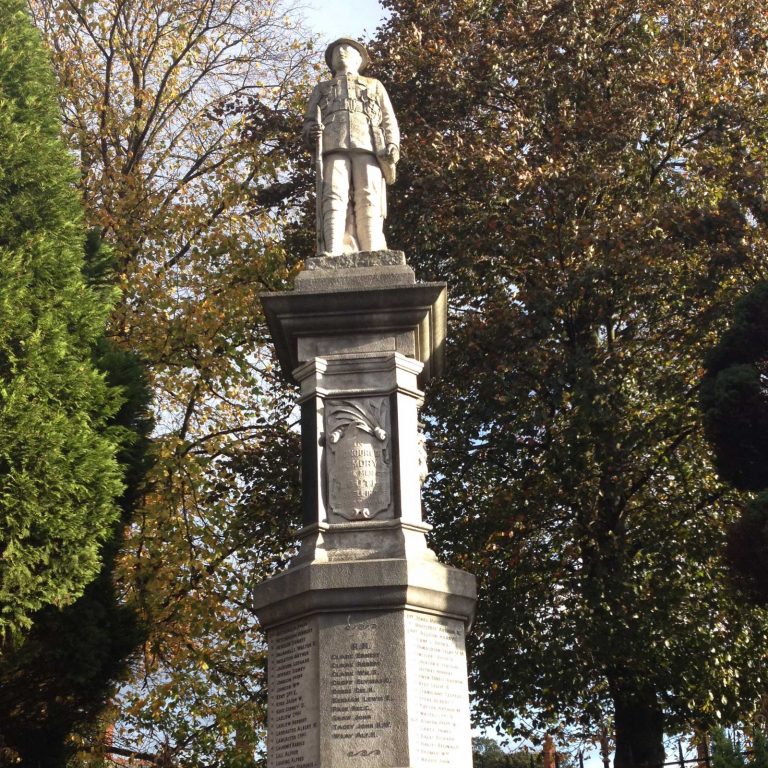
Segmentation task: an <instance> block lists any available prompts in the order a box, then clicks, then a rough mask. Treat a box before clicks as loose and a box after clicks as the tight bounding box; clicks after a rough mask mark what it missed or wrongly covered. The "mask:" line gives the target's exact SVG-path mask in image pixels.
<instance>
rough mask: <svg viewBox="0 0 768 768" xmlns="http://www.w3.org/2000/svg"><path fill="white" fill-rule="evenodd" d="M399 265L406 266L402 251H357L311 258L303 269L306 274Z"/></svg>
mask: <svg viewBox="0 0 768 768" xmlns="http://www.w3.org/2000/svg"><path fill="white" fill-rule="evenodd" d="M400 265H402V266H405V265H406V264H405V253H404V252H403V251H392V250H390V251H357V252H356V253H342V254H339V255H336V256H311V257H310V258H308V259H307V260H306V261H305V262H304V269H305V270H307V271H308V272H317V271H321V270H322V271H327V270H334V269H350V268H356V267H391V266H400Z"/></svg>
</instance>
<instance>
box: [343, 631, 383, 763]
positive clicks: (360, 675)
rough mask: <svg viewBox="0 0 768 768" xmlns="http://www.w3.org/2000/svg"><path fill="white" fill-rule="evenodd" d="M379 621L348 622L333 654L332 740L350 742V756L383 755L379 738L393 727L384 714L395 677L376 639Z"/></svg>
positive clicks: (346, 752)
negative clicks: (388, 669)
mask: <svg viewBox="0 0 768 768" xmlns="http://www.w3.org/2000/svg"><path fill="white" fill-rule="evenodd" d="M377 629H378V624H377V622H376V621H374V620H371V621H363V622H355V623H352V622H350V623H348V624H347V625H346V626H345V627H344V628H343V632H344V639H343V642H342V643H341V644H340V645H339V646H338V647H337V649H336V653H333V654H331V739H332V740H333V741H343V742H347V745H348V747H349V748H348V749H345V750H344V751H345V754H346V756H347V757H368V756H373V755H379V754H381V750H380V749H378V748H377V747H378V746H379V745H378V744H377V741H378V740H379V738H380V737H381V736H382V735H383V732H385V731H388V730H390V729H391V728H392V723H391V721H390V720H389V719H387V718H386V717H385V716H384V714H383V713H384V712H385V711H386V710H388V709H389V706H388V703H389V702H390V701H391V700H392V696H391V686H392V680H391V679H390V677H389V676H388V675H387V673H386V666H385V665H384V664H383V661H384V659H383V658H382V656H383V654H382V650H381V649H380V648H379V645H378V643H377V642H376V630H377Z"/></svg>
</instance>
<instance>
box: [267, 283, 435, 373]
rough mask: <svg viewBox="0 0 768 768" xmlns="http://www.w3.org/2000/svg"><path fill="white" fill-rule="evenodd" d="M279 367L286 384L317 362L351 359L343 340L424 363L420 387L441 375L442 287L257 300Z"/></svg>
mask: <svg viewBox="0 0 768 768" xmlns="http://www.w3.org/2000/svg"><path fill="white" fill-rule="evenodd" d="M261 300H262V304H263V306H264V314H265V316H266V319H267V324H268V326H269V330H270V333H271V335H272V340H273V342H274V344H275V348H276V350H277V356H278V359H279V361H280V367H281V369H282V372H283V375H284V376H285V377H286V378H294V375H293V373H294V370H295V369H296V368H297V367H298V366H299V365H301V364H302V363H305V362H310V361H311V360H312V359H313V358H315V357H330V356H333V355H342V354H352V353H354V352H355V351H357V350H356V349H355V348H354V347H353V348H351V349H350V348H347V347H346V342H345V339H346V338H347V337H348V336H352V337H353V339H354V344H355V347H357V348H358V349H359V347H360V345H361V344H362V343H363V341H364V339H366V338H367V342H368V343H370V344H372V345H377V344H378V345H382V344H391V343H392V340H394V343H395V346H396V350H395V351H397V352H400V353H401V354H404V355H407V356H409V357H414V358H416V359H417V360H419V361H420V362H421V363H423V366H424V367H423V371H422V373H421V374H420V377H419V381H420V385H421V386H424V384H425V383H426V382H427V381H429V379H430V378H432V377H433V376H438V375H440V372H441V371H442V368H443V364H444V360H445V352H444V344H445V332H446V306H447V294H446V288H445V284H444V283H416V284H414V285H410V286H386V285H385V286H383V287H382V286H380V285H378V284H377V287H371V288H369V289H365V290H335V291H331V292H327V291H321V290H318V291H315V290H312V291H296V292H283V293H267V294H264V295H262V297H261Z"/></svg>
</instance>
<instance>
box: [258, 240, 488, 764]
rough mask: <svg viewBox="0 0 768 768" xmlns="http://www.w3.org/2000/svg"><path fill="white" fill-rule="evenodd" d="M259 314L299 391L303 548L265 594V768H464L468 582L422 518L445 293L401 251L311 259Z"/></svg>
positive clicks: (261, 589)
mask: <svg viewBox="0 0 768 768" xmlns="http://www.w3.org/2000/svg"><path fill="white" fill-rule="evenodd" d="M262 300H263V303H264V309H265V313H266V316H267V321H268V323H269V327H270V331H271V333H272V337H273V340H274V342H275V345H276V347H277V352H278V357H279V360H280V363H281V366H282V368H283V371H284V372H285V373H286V375H290V376H292V377H293V378H294V379H295V380H296V381H298V382H299V384H300V385H301V399H300V404H301V414H302V418H301V423H302V473H303V520H304V525H303V527H302V528H301V530H300V531H299V532H298V536H299V538H300V541H301V546H300V549H299V553H298V555H297V557H296V558H295V559H294V560H293V561H292V562H291V564H290V565H289V567H288V568H287V569H286V571H285V572H283V573H281V574H279V575H278V576H275V577H273V578H272V579H269V580H268V581H266V582H264V583H262V584H259V585H258V586H257V587H256V588H255V590H254V606H255V610H256V612H257V615H258V616H259V619H260V621H261V623H262V626H263V627H264V628H265V629H266V632H267V643H268V724H267V725H268V728H267V734H268V735H267V759H268V766H269V768H343V766H346V765H349V766H360V767H361V768H417V767H419V766H438V765H439V766H441V768H451V767H454V766H455V768H470V766H471V760H472V757H471V736H470V724H469V700H468V693H467V668H466V657H465V651H464V633H465V631H466V629H467V628H468V627H469V624H470V622H471V619H472V615H473V610H474V603H475V579H474V577H473V576H471V575H470V574H468V573H465V572H464V571H459V570H457V569H454V568H449V567H447V566H445V565H442V564H440V563H439V562H437V559H436V557H435V555H434V553H433V552H432V551H431V550H430V549H429V548H428V546H427V543H426V539H425V533H426V532H428V531H429V526H428V525H426V524H424V523H423V521H422V517H421V499H420V487H421V480H422V472H423V471H424V469H425V457H424V455H423V448H422V441H421V439H420V435H419V427H418V410H419V407H420V406H421V404H422V391H421V388H422V387H423V386H424V383H425V382H426V381H427V380H428V379H429V378H430V377H431V376H433V375H435V374H437V373H439V371H440V370H441V368H442V364H443V349H442V346H443V341H444V338H445V312H446V310H445V301H446V293H445V285H444V284H442V283H426V284H424V283H416V282H415V279H414V276H413V272H412V270H411V269H410V268H409V267H408V266H407V265H406V264H405V258H404V256H403V254H402V253H401V252H399V251H382V252H375V253H361V254H351V255H349V256H340V257H324V258H314V259H310V260H309V263H308V266H307V268H306V269H305V270H304V271H303V272H302V273H301V274H300V275H299V277H298V279H297V283H296V290H295V291H293V292H290V293H279V294H267V295H265V296H264V297H263V298H262Z"/></svg>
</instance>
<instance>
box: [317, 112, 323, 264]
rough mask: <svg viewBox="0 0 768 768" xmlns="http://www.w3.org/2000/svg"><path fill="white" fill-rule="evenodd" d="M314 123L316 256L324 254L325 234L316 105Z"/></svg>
mask: <svg viewBox="0 0 768 768" xmlns="http://www.w3.org/2000/svg"><path fill="white" fill-rule="evenodd" d="M315 121H316V123H317V127H318V128H319V129H320V130H319V131H318V134H317V146H316V147H315V222H316V232H315V239H316V241H317V255H318V256H321V255H322V254H323V253H325V234H324V227H323V130H322V129H323V113H322V111H321V110H320V106H319V105H318V107H317V109H316V111H315Z"/></svg>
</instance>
